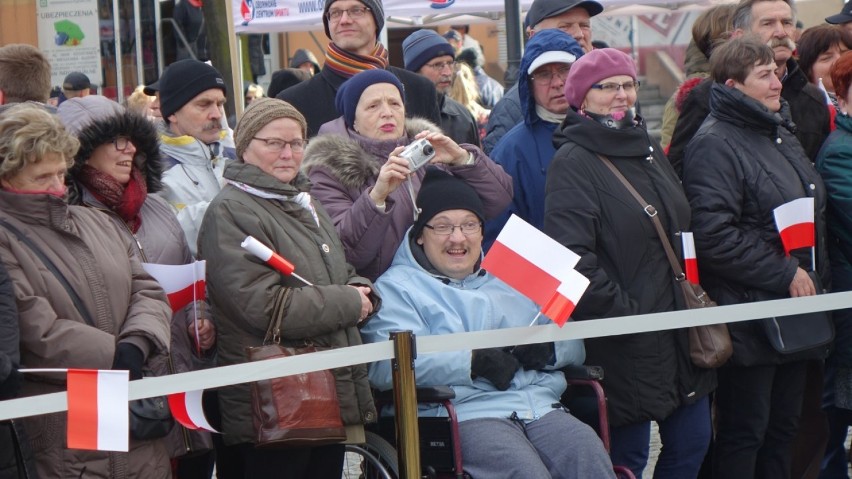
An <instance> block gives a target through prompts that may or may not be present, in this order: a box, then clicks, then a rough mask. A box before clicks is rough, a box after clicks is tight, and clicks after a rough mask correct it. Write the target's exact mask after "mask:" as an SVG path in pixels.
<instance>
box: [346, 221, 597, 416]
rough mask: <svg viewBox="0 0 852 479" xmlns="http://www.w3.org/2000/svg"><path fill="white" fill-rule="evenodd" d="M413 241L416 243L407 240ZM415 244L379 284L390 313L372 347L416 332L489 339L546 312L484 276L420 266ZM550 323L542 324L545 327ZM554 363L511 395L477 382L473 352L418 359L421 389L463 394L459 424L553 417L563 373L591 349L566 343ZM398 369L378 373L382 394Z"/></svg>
mask: <svg viewBox="0 0 852 479" xmlns="http://www.w3.org/2000/svg"><path fill="white" fill-rule="evenodd" d="M406 238H408V235H406ZM412 247H415V248H421V247H420V246H418V245H414V246H412V241H410V240H408V239H407V240H406V241H403V242H402V245H401V246H400V247H399V250H398V251H397V253H396V255H395V256H394V259H393V264H392V265H391V267H390V269H388V270H387V272H385V274H383V275H382V276H381V278H379V280H378V281H377V282H376V288H377V289H378V290H379V292H380V293H381V294H382V301H383V303H382V309H381V310H380V311H379V312H378V314H376V316H375V317H374V318H373V319H372V320H370V322H369V323H367V325H366V326H364V327H363V328H362V329H361V334H362V335H363V337H364V341H365V342H368V343H376V342H381V341H387V340H388V338H389V335H390V333H391V332H392V331H397V330H410V331H412V332H413V333H414V335H415V336H433V335H439V334H452V333H463V332H471V331H487V330H492V329H502V328H518V327H524V326H529V324H530V320H531V319H532V318H534V317H536V313H537V312H538V309H539V308H538V306H536V305H535V304H534V303H533V302H532V301H530V300H529V299H527V298H526V297H524V296H523V295H521V294H520V293H518V292H517V291H515V290H514V289H512V288H511V287H510V286H508V285H506V283H504V282H502V281H500V280H499V279H497V278H496V277H494V276H492V275H491V274H488V273H487V272H485V270H482V269H477V271H475V272H474V273H473V274H471V275H469V276H467V277H466V278H464V279H462V280H456V279H451V278H447V277H444V276H441V275H437V274H433V273H430V272H429V271H427V270H425V269H424V268H423V267H422V266H421V265H420V264H419V263H418V262H417V260H416V259H415V258H414V256H413V253H412V250H411V248H412ZM549 322H550V320H548V319H547V318H544V317H540V318H539V320H538V322H537V324H548V323H549ZM554 348H555V349H554V352H555V356H554V360H553V363H552V364H551V365H549V366H548V367H546V370H529V371H527V370H524V369H523V368H521V369H519V370H518V371H517V372H515V377H514V378H513V379H512V382H511V385H510V386H509V389H507V390H505V391H500V390H498V389H496V388H495V387H494V385H493V384H492V383H491V382H490V381H488V380H486V379H483V378H476V379H471V371H470V368H471V350H469V349H468V350H460V351H451V352H445V353H440V354H427V355H418V357H417V359H416V361H415V366H414V367H415V369H416V370H417V385H418V386H439V385H448V386H450V387H452V389H453V390H454V391H455V393H456V397H455V399H453V405H454V406H455V408H456V413H457V414H458V417H459V421H467V420H470V419H478V418H508V417H509V416H511V415H512V413H513V412H516V413H517V414H518V416H519V418H520V419H522V420H524V421H534V420H536V419H538V418H540V417H541V416H543V415H545V414H546V413H548V412H550V411H552V410H553V405H554V404H558V403H559V398H560V396H561V395H562V393H563V392H564V391H565V388H566V382H565V377H564V375H563V374H562V372H561V371H556V370H555V369H558V368H561V367H564V366H567V365H569V364H583V359H584V350H583V342H582V341H580V340H568V341H558V342H556V343H555V344H554ZM391 372H392V368H391V362H390V361H379V362H376V363H373V364H372V365H371V366H370V381H371V383H372V384H373V386H374V387H376V388H378V389H379V390H388V389H391V387H392V385H393V384H392V378H391ZM418 414H419V415H420V416H446V415H447V413H446V410H445V409H444V408H443V407H442V406H440V405H427V406H421V410H420V412H419V413H418Z"/></svg>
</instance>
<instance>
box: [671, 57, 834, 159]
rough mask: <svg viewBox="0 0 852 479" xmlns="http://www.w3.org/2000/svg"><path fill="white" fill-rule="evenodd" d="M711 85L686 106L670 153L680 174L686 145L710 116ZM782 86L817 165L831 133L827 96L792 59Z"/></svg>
mask: <svg viewBox="0 0 852 479" xmlns="http://www.w3.org/2000/svg"><path fill="white" fill-rule="evenodd" d="M712 84H713V80H712V79H707V80H704V81H703V82H701V83H699V84H698V85H697V86H696V87H695V88H694V89H692V92H691V93H690V94H689V96H687V98H686V99H685V100H684V102H683V107H682V108H681V110H680V111H681V113H680V116H679V117H678V119H677V123H676V124H675V129H674V132H673V133H672V142H671V144H670V145H669V150H668V156H669V161H671V163H672V166H674V168H675V170H676V171H678V172H680V171H681V163H682V162H683V157H684V155H685V154H686V151H685V150H686V145H687V144H689V141H690V140H691V139H692V137H693V136H694V135H695V132H696V131H698V128H699V127H700V126H701V124H702V123H703V122H704V119H705V118H707V115H709V114H710V87H711V86H712ZM781 84H782V86H783V87H782V89H781V97H782V98H784V99H785V100H787V103H789V104H790V114H791V116H792V120H793V123H794V124H795V128H794V129H793V132H794V133H795V135H796V138H797V139H798V140H799V143H800V144H801V145H802V148H804V150H805V154H806V155H807V157H808V158H809V159H810V160H811V161H814V160H815V159H816V157H817V153H819V149H820V148H821V147H822V143H823V141H825V139H826V138H828V134H829V133H830V132H831V128H830V122H831V119H830V118H829V115H828V108H827V107H826V105H825V95H824V94H823V93H822V92H821V91H820V90H819V88H817V87H815V86H813V85H811V84H810V83H808V77H807V75H805V73H804V72H803V71H802V70H801V69H800V68H799V64H798V63H796V61H795V60H793V59H792V58H791V59H790V60H788V61H787V76H786V77H784V80H783V81H782V82H781Z"/></svg>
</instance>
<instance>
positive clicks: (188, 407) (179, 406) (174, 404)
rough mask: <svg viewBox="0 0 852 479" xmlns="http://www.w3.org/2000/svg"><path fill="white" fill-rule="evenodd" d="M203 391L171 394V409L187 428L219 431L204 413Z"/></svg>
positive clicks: (178, 420) (176, 418) (173, 414)
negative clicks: (202, 403)
mask: <svg viewBox="0 0 852 479" xmlns="http://www.w3.org/2000/svg"><path fill="white" fill-rule="evenodd" d="M203 392H204V391H203V390H198V391H186V392H182V393H175V394H169V409H171V411H172V416H173V417H174V418H175V420H176V421H177V422H179V423H181V424H182V425H183V427H185V428H187V429H205V430H207V431H210V432H219V431H217V430H215V429H213V426H211V425H210V423H209V422H207V417H206V416H205V415H204V408H203V407H202V405H201V395H202V393H203Z"/></svg>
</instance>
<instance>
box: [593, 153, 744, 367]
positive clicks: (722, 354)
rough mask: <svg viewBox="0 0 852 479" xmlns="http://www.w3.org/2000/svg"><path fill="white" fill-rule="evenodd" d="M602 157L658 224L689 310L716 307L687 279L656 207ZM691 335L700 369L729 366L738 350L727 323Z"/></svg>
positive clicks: (692, 330)
mask: <svg viewBox="0 0 852 479" xmlns="http://www.w3.org/2000/svg"><path fill="white" fill-rule="evenodd" d="M598 158H600V160H601V161H602V162H603V163H604V165H606V167H607V168H609V170H610V171H612V173H613V174H614V175H615V177H616V178H618V180H619V181H621V184H623V185H624V187H625V188H627V191H629V192H630V194H631V195H632V196H633V198H634V199H636V201H637V202H638V203H639V204H640V206H642V209H643V210H645V213H647V214H648V217H649V218H650V219H651V222H652V223H653V224H654V229H655V230H656V231H657V235H659V237H660V242H661V243H662V244H663V249H664V250H665V251H666V257H667V258H668V260H669V264H670V265H671V267H672V271H673V272H674V275H675V280H677V282H678V285H679V286H680V289H681V292H682V293H683V299H684V301H685V303H686V307H687V308H688V309H697V308H709V307H712V306H716V302H715V301H713V300H712V299H710V296H708V295H707V293H706V292H705V291H704V288H702V287H701V285H699V284H693V283H690V282H689V281H687V280H686V274H684V272H683V268H681V266H680V261H678V259H677V256H676V255H675V252H674V249H673V248H672V244H671V241H669V238H668V236H667V235H666V232H665V230H664V229H663V225H662V223H660V219H659V218H658V217H657V210H656V208H654V206H653V205H651V204H650V203H648V202H647V201H645V199H644V198H642V195H640V194H639V192H638V191H636V189H635V188H633V185H631V184H630V181H628V180H627V178H625V177H624V175H622V174H621V172H620V171H618V168H616V167H615V165H613V164H612V162H611V161H609V158H607V157H605V156H603V155H598ZM687 333H688V336H689V357H690V359H691V360H692V364H694V365H696V366H698V367H700V368H717V367H719V366H721V365H723V364H725V362H727V361H728V359H730V357H731V355H732V354H733V353H734V347H733V344H732V343H731V334H730V333H729V332H728V325H727V324H724V323H722V324H708V325H705V326H693V327H691V328H688V329H687Z"/></svg>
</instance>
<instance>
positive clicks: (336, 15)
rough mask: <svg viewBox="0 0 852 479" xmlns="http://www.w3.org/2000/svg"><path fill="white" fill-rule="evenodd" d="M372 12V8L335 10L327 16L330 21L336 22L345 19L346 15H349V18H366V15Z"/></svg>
mask: <svg viewBox="0 0 852 479" xmlns="http://www.w3.org/2000/svg"><path fill="white" fill-rule="evenodd" d="M370 10H371V8H370V7H352V8H342V9H339V10H338V9H336V8H335V9H334V10H329V11H328V13H327V14H326V16H327V17H328V19H329V20H330V21H332V22H336V21H339V20H340V19H341V18H342V17H343V14H344V13H345V14H347V15H349V18H361V17H363V16H364V14H365V13H367V12H369V11H370Z"/></svg>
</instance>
